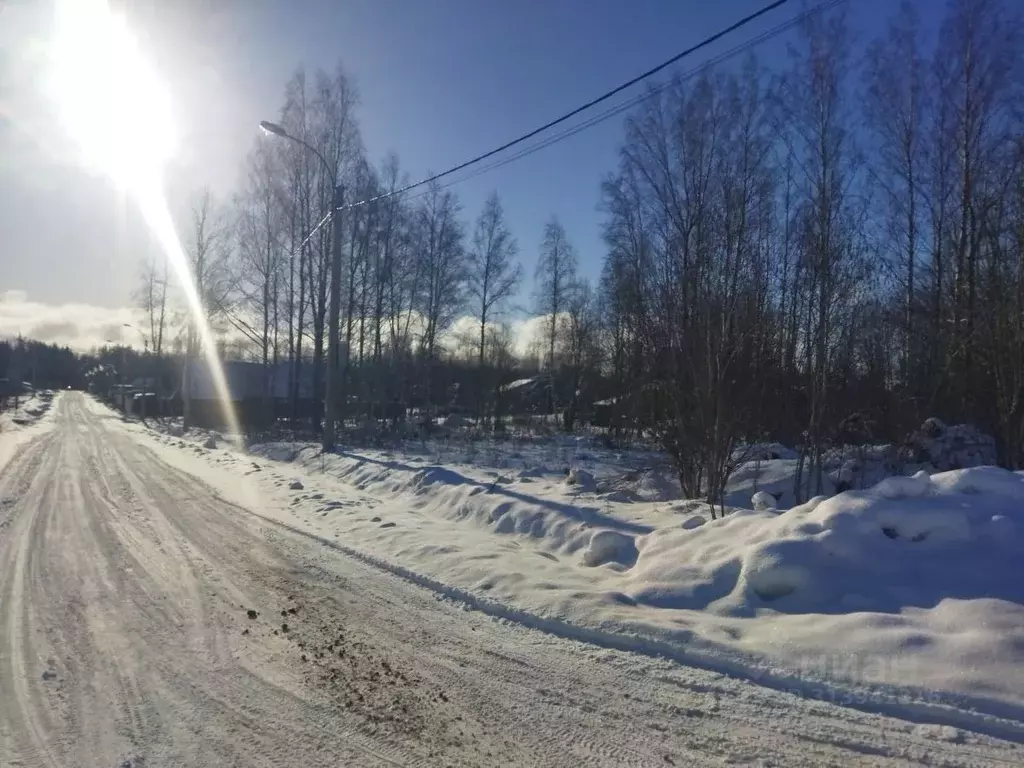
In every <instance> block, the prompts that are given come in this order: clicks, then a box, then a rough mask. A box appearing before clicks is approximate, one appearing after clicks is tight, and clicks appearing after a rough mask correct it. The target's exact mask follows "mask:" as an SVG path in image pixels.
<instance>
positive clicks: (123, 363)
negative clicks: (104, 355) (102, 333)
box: [104, 339, 128, 414]
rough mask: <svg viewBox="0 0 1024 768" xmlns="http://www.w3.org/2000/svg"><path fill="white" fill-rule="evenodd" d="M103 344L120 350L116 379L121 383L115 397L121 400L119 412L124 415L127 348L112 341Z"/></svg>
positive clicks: (125, 408) (105, 341) (126, 411)
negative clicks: (119, 368)
mask: <svg viewBox="0 0 1024 768" xmlns="http://www.w3.org/2000/svg"><path fill="white" fill-rule="evenodd" d="M104 343H105V344H110V345H111V346H115V345H116V346H119V347H120V348H121V370H119V371H118V372H117V377H118V378H119V379H120V380H121V383H120V385H119V386H120V389H119V390H118V392H117V395H118V397H119V398H120V400H121V411H122V412H124V413H125V414H127V413H128V407H127V406H126V405H125V400H124V388H125V382H126V381H127V380H128V374H127V373H126V371H125V368H126V367H127V366H128V358H127V356H126V352H127V348H126V347H125V345H124V344H123V343H122V342H120V341H114V340H113V339H104Z"/></svg>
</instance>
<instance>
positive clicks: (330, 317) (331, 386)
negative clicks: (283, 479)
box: [260, 120, 344, 452]
mask: <svg viewBox="0 0 1024 768" xmlns="http://www.w3.org/2000/svg"><path fill="white" fill-rule="evenodd" d="M260 128H262V129H263V131H264V132H265V133H268V134H270V135H272V136H278V137H280V138H282V139H288V140H289V141H293V142H295V143H296V144H299V145H300V146H302V147H305V148H306V149H307V150H308V151H309V152H312V153H313V155H315V156H316V158H317V159H318V160H319V161H320V163H321V164H322V165H323V167H324V171H326V173H327V176H328V177H329V178H331V179H334V181H335V183H334V193H333V196H332V200H331V286H330V288H331V290H330V304H329V306H328V309H327V323H328V327H327V373H326V376H325V377H324V432H323V450H324V452H327V451H333V450H334V433H335V422H336V420H337V405H336V398H335V392H334V390H335V387H336V382H335V377H336V376H337V375H338V320H339V315H340V309H341V307H340V304H341V226H340V222H339V221H338V212H339V211H340V210H341V206H342V205H343V204H344V190H343V189H342V185H341V184H339V183H337V174H336V173H335V171H334V168H332V167H331V164H330V163H328V162H327V160H326V158H324V156H323V155H322V154H321V153H320V152H319V150H317V148H316V147H314V146H313V145H311V144H309V143H307V142H305V141H303V140H302V139H300V138H298V137H297V136H292V135H291V134H290V133H288V131H286V130H285V129H284V128H282V127H281V126H280V125H278V124H277V123H272V122H270V121H269V120H263V121H262V122H260Z"/></svg>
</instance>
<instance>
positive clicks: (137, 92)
mask: <svg viewBox="0 0 1024 768" xmlns="http://www.w3.org/2000/svg"><path fill="white" fill-rule="evenodd" d="M48 53H49V68H48V72H47V77H46V86H47V90H48V91H49V96H50V98H51V100H52V102H53V104H54V107H55V111H56V115H57V117H58V120H59V122H60V123H61V125H62V126H63V128H64V130H65V131H66V132H67V133H68V135H69V136H70V137H71V139H72V140H73V141H74V142H75V143H76V144H77V145H78V147H79V149H80V150H81V153H82V160H83V161H84V162H85V163H86V164H87V165H88V166H90V167H92V168H93V169H94V170H96V171H100V172H104V173H108V174H110V175H111V176H112V177H113V178H114V179H115V180H116V181H118V182H119V183H121V184H123V185H126V186H131V187H138V186H140V185H148V184H152V183H154V181H156V180H158V179H159V178H160V177H161V176H162V171H163V167H164V165H165V164H166V162H167V161H168V160H169V159H170V157H171V153H172V151H173V148H174V129H173V116H172V110H171V101H170V98H169V96H168V94H167V91H166V89H165V88H164V87H163V83H162V82H161V80H160V78H159V77H158V76H157V73H156V72H155V71H154V70H153V68H152V67H151V65H150V64H149V62H148V61H146V58H145V56H143V55H142V52H141V51H140V50H139V46H138V43H137V42H136V40H135V38H134V37H133V36H132V34H131V31H130V30H129V28H128V26H127V24H126V23H125V20H124V19H123V18H122V17H120V16H119V15H117V14H115V13H114V12H113V11H112V10H111V8H110V6H109V5H108V4H107V2H106V0H57V3H56V12H55V17H54V30H53V36H52V38H51V41H50V45H49V46H48Z"/></svg>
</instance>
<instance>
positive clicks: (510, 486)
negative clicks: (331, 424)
mask: <svg viewBox="0 0 1024 768" xmlns="http://www.w3.org/2000/svg"><path fill="white" fill-rule="evenodd" d="M96 407H101V406H98V405H97V406H96ZM137 429H139V430H140V431H142V430H143V429H144V428H143V427H141V426H138V427H137ZM151 437H152V439H153V440H155V441H159V442H162V443H164V444H165V445H166V446H168V447H174V448H177V449H179V450H175V451H166V452H164V453H166V454H167V455H168V458H167V461H169V462H177V463H179V464H180V465H182V467H183V468H186V469H188V471H190V472H193V473H198V474H200V475H201V476H204V475H202V473H203V465H206V466H210V465H213V466H215V467H218V469H228V470H230V472H229V473H228V474H225V473H223V472H220V471H218V472H215V473H208V474H209V478H208V482H210V483H211V485H214V486H215V487H217V488H218V489H219V491H220V492H221V493H222V494H224V495H225V497H226V498H229V499H231V500H236V501H238V502H239V503H242V504H245V505H246V506H248V507H250V508H253V507H257V508H259V509H261V510H264V513H265V514H266V515H267V516H269V517H273V518H274V519H276V520H281V521H283V522H286V523H288V524H289V525H292V526H295V527H297V528H300V529H301V530H304V531H307V532H312V533H315V534H316V535H318V536H321V537H323V538H324V539H326V540H330V541H332V542H336V544H337V545H338V546H341V547H343V548H346V549H348V550H350V551H351V552H352V553H353V554H355V555H357V556H359V557H362V558H364V559H366V560H368V561H371V562H373V563H374V564H377V565H379V566H381V567H385V568H387V569H389V570H392V571H394V572H396V573H399V574H400V575H402V576H404V577H406V578H410V579H412V580H415V581H417V582H419V583H422V584H425V585H427V586H429V587H431V588H433V589H435V590H437V591H439V592H441V593H443V594H448V595H453V596H456V597H459V598H460V599H462V600H465V601H467V602H468V603H470V604H472V605H474V606H476V607H478V608H481V609H483V610H485V611H488V612H491V613H492V614H495V615H499V616H505V617H508V618H512V619H514V620H516V621H519V622H521V623H525V624H527V625H530V626H537V627H542V628H544V629H546V630H547V631H551V632H555V633H558V634H563V635H566V636H570V637H579V638H582V639H587V640H590V641H592V642H597V643H599V644H603V645H607V646H610V647H615V648H623V649H630V650H636V651H640V652H642V653H648V654H651V655H660V656H665V657H669V658H673V659H677V660H680V661H684V662H686V663H689V664H693V665H696V666H702V667H705V668H709V669H714V670H717V671H721V672H726V673H728V674H732V675H736V676H740V677H744V678H747V679H751V680H755V681H757V682H759V683H762V684H764V685H768V686H770V687H775V688H782V689H787V690H794V691H798V692H800V693H801V694H803V695H807V696H814V697H821V698H824V699H828V700H833V701H838V702H841V703H844V704H848V705H851V706H855V707H858V708H862V709H867V710H871V711H879V712H884V713H888V714H896V715H898V716H901V717H910V718H911V719H915V718H920V719H922V720H924V721H926V722H930V723H938V724H941V725H946V726H952V727H959V726H964V727H969V728H973V729H975V730H980V731H983V732H988V733H991V734H993V735H999V736H1003V737H1009V738H1013V739H1014V740H1020V739H1022V738H1024V725H1022V723H1024V581H1022V580H1021V578H1020V576H1021V571H1020V563H1021V562H1024V559H1022V557H1024V538H1022V531H1021V526H1022V525H1024V476H1022V475H1020V474H1015V473H1012V472H1008V471H1005V470H1002V469H998V468H995V467H974V468H969V469H963V470H955V471H947V472H938V473H934V474H932V475H929V474H928V473H927V472H924V471H917V472H915V473H914V474H912V475H910V476H901V477H890V478H887V479H884V480H882V481H881V482H878V483H877V484H874V485H873V486H871V487H868V488H864V489H860V490H852V491H848V492H845V493H842V494H840V495H837V496H833V497H831V498H824V497H819V498H815V499H812V500H811V501H810V502H808V503H806V504H802V505H799V506H796V507H793V508H791V509H789V510H788V511H783V512H779V511H778V510H777V509H775V508H774V507H775V506H776V504H774V503H773V502H774V501H776V500H774V499H771V498H769V497H764V496H760V497H757V498H756V499H755V501H756V502H758V503H757V504H756V506H757V507H759V509H758V510H757V511H754V510H752V509H743V508H737V509H733V510H732V511H731V512H730V513H729V514H728V515H727V516H726V517H725V518H724V519H719V520H712V519H711V518H710V515H709V514H708V509H707V507H706V506H705V505H704V504H702V503H700V502H694V501H685V500H679V499H678V498H676V497H677V496H678V486H675V485H674V484H673V482H672V481H671V480H670V479H669V477H670V474H669V473H668V472H667V470H666V469H663V468H658V466H657V457H656V456H654V455H653V454H624V453H620V452H615V451H610V450H603V449H600V448H596V447H595V446H593V445H592V444H589V443H588V444H585V445H583V444H580V443H579V442H573V441H567V440H564V439H563V440H553V441H550V442H548V443H547V444H544V443H543V442H539V441H532V442H531V441H520V442H519V443H517V444H516V445H515V446H512V447H510V446H504V447H502V446H500V445H492V446H491V447H490V451H488V450H481V449H480V448H479V447H473V448H472V451H471V452H468V451H467V450H466V449H465V448H464V447H461V446H458V445H455V444H453V443H449V444H447V445H445V444H438V443H437V442H434V443H433V444H428V443H425V444H423V445H422V446H421V448H420V449H418V450H415V451H409V450H403V451H401V452H399V451H390V452H389V451H364V450H360V451H350V452H345V451H342V452H340V453H338V454H333V455H329V456H323V455H321V454H320V452H319V450H318V448H317V447H316V446H313V445H309V444H297V443H272V444H265V445H256V446H252V447H251V448H250V451H249V453H248V454H247V453H244V452H242V451H240V450H238V449H236V448H233V447H230V446H228V445H227V444H225V443H221V442H218V441H217V439H216V438H214V439H213V440H212V441H211V440H210V438H209V435H208V434H205V433H195V434H190V435H189V436H188V437H187V438H181V437H175V436H171V435H168V434H153V433H151ZM962 442H963V441H958V442H957V445H958V446H959V447H960V448H962V447H963V446H962ZM211 446H216V447H211ZM966 450H975V451H976V448H974V447H968V448H967V449H966ZM470 453H471V455H469V454H470ZM439 459H440V460H441V461H439ZM861 459H862V462H863V463H862V464H861V469H859V470H857V472H858V473H860V474H861V475H862V479H861V480H860V482H861V484H868V481H867V480H864V479H863V475H868V474H870V473H871V472H875V471H877V466H875V468H872V466H874V465H872V464H871V462H872V461H874V462H875V465H877V464H880V463H881V462H882V461H884V460H885V458H884V457H882V456H881V455H880V454H879V456H878V457H876V458H872V456H870V455H868V454H867V452H862V456H861ZM442 461H443V463H442ZM793 461H794V459H792V458H791V457H788V456H783V457H781V458H766V459H764V460H762V461H759V462H756V463H751V464H748V465H744V467H742V468H741V470H740V472H738V473H737V477H736V478H735V479H734V483H733V484H732V485H731V486H730V489H729V502H730V504H733V505H735V506H736V507H749V506H755V504H752V503H751V497H752V495H753V494H754V493H756V492H757V491H764V490H765V489H768V490H775V491H777V492H778V491H779V490H780V488H782V487H783V486H784V485H785V484H786V482H788V483H789V486H790V487H791V485H792V463H793ZM837 461H848V459H844V458H842V457H837ZM834 464H836V465H837V466H839V467H840V469H842V468H843V465H842V464H841V463H837V462H834ZM652 466H654V467H655V468H653V469H652V468H651V467H652ZM865 467H866V468H867V470H866V471H865V469H864V468H865ZM846 469H847V470H849V469H850V467H849V465H847V466H846ZM904 469H905V470H906V469H908V468H907V467H904ZM913 469H914V468H913V466H911V467H909V470H913ZM933 469H934V467H933ZM854 474H856V473H854ZM225 477H227V478H231V479H230V480H225V479H224V478H225ZM787 478H788V480H787ZM204 479H205V476H204ZM838 479H843V478H838ZM854 485H856V483H854Z"/></svg>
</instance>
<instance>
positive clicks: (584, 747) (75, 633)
mask: <svg viewBox="0 0 1024 768" xmlns="http://www.w3.org/2000/svg"><path fill="white" fill-rule="evenodd" d="M55 407H56V413H55V414H54V416H53V422H52V427H51V429H49V430H48V431H46V432H45V433H44V434H42V435H40V436H39V437H37V438H35V439H34V440H33V441H31V442H29V443H28V444H27V445H25V446H24V447H22V448H21V449H20V450H19V451H18V452H17V453H16V455H15V456H14V457H13V458H12V460H11V461H10V463H9V464H7V466H6V467H4V468H3V469H2V470H0V765H3V766H99V767H101V768H143V766H145V768H157V767H158V766H193V765H195V766H198V765H202V766H221V765H245V766H296V765H301V766H337V765H352V766H375V765H424V766H432V765H453V766H462V765H466V766H476V765H482V766H490V765H495V766H497V765H531V766H532V765H538V766H576V765H579V766H671V765H676V766H694V765H720V764H730V765H784V766H800V765H808V766H812V765H813V766H818V765H843V766H848V765H879V764H885V765H916V764H928V765H999V764H1003V765H1012V764H1016V763H1017V762H1018V760H1019V756H1020V751H1019V750H1018V749H1017V747H1016V745H1011V744H1008V743H1005V742H1000V741H998V740H994V739H991V738H987V737H981V736H977V735H975V734H971V733H966V732H957V733H954V734H950V733H949V732H948V729H940V728H931V727H928V726H922V725H919V724H913V723H906V722H903V721H900V720H895V719H891V718H885V717H879V716H875V715H870V714H866V713H863V712H858V711H854V710H849V709H844V708H841V707H836V706H832V705H829V704H825V703H822V702H815V701H809V700H805V699H801V698H797V697H795V696H789V695H786V694H782V693H779V692H777V691H772V690H769V689H765V688H761V687H758V686H756V685H753V684H750V683H745V682H742V681H736V680H732V679H729V678H727V677H724V676H721V675H717V674H714V673H710V672H706V671H701V670H695V669H689V668H685V667H680V666H678V665H675V664H672V663H669V662H663V661H658V660H654V659H650V658H645V657H635V656H632V655H630V654H626V653H620V652H617V651H611V650H607V649H603V648H597V647H593V646H588V645H584V644H581V643H573V642H568V641H565V640H561V639H557V638H554V637H550V636H548V635H545V634H543V633H540V632H536V631H532V630H527V629H524V628H522V627H519V626H517V625H515V624H510V623H507V622H498V621H495V620H494V619H491V618H489V617H486V616H483V615H481V614H478V613H475V612H473V611H470V610H466V609H465V608H464V607H462V606H460V605H458V604H454V603H451V602H446V601H442V600H439V599H438V598H437V597H436V596H435V595H434V594H432V593H430V592H428V591H426V590H423V589H421V588H419V587H416V586H414V585H411V584H409V583H407V582H405V581H402V580H401V579H399V578H397V577H395V576H392V575H390V574H386V573H383V572H381V571H379V570H376V569H374V568H372V567H370V566H368V565H365V564H363V563H360V562H358V561H354V560H351V559H349V558H346V557H345V556H344V555H343V554H341V553H339V552H337V551H336V550H332V549H329V548H327V547H325V546H324V545H323V544H321V543H319V542H317V541H316V540H314V539H312V538H307V537H304V536H302V535H300V534H298V533H295V532H293V531H289V530H286V529H284V528H281V527H278V526H275V525H274V524H272V523H269V522H267V521H266V520H265V519H262V518H259V517H256V516H253V515H251V514H249V513H248V512H247V511H246V510H244V509H241V508H239V507H236V506H233V505H231V504H229V503H227V502H225V501H223V500H221V499H220V498H219V497H218V496H217V495H216V494H215V493H214V492H213V491H212V490H211V489H210V488H208V487H207V486H206V485H204V484H203V483H202V482H201V481H199V480H198V479H196V478H194V477H192V476H190V475H187V474H184V473H183V472H181V471H179V470H176V469H173V468H171V467H170V466H168V465H167V464H166V463H164V462H162V461H161V460H160V459H159V458H158V457H157V455H156V454H155V453H153V452H152V451H151V450H150V449H149V448H147V447H146V446H145V445H143V444H142V443H140V442H139V441H138V439H136V438H135V437H134V436H133V435H132V433H131V432H129V431H128V430H126V429H124V427H123V425H122V424H121V422H120V421H119V419H118V418H117V417H115V416H113V415H112V414H104V413H100V412H98V411H96V410H95V409H93V408H90V407H88V404H87V402H86V400H85V398H84V396H82V395H80V394H77V393H68V394H66V395H64V396H63V397H62V398H60V399H59V400H58V402H57V404H56V406H55Z"/></svg>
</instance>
